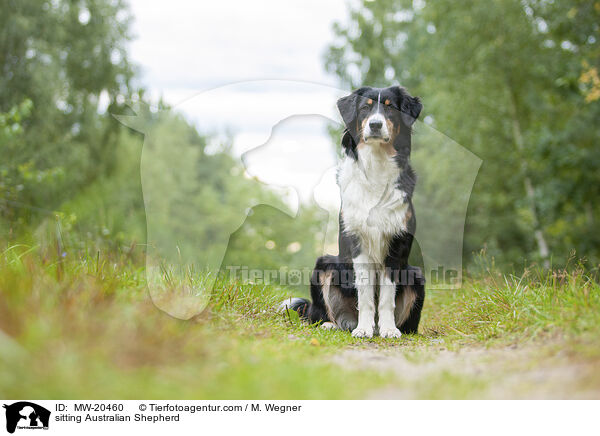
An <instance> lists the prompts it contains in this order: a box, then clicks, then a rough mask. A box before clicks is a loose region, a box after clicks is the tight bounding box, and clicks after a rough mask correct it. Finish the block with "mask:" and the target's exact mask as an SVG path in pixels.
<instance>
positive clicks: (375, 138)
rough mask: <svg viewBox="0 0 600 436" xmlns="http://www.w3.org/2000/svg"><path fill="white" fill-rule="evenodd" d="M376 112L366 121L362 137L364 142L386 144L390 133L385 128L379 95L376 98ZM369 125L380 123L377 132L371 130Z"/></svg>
mask: <svg viewBox="0 0 600 436" xmlns="http://www.w3.org/2000/svg"><path fill="white" fill-rule="evenodd" d="M376 109H377V110H376V111H375V113H374V114H371V115H370V116H369V117H368V118H367V121H366V123H365V124H366V125H365V130H364V134H363V137H364V139H365V142H367V143H369V142H378V143H379V142H382V141H383V142H387V141H389V139H390V132H389V130H388V127H387V123H386V119H385V116H384V115H383V114H382V113H381V111H380V109H381V93H379V95H378V96H377V108H376ZM371 123H373V124H377V123H381V128H380V129H379V130H374V129H372V128H371Z"/></svg>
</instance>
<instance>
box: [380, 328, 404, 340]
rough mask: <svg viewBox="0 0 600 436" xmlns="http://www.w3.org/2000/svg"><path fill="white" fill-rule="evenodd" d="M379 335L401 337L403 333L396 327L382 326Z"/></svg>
mask: <svg viewBox="0 0 600 436" xmlns="http://www.w3.org/2000/svg"><path fill="white" fill-rule="evenodd" d="M379 336H381V337H382V338H399V337H400V336H402V333H400V330H398V329H397V328H396V327H380V328H379Z"/></svg>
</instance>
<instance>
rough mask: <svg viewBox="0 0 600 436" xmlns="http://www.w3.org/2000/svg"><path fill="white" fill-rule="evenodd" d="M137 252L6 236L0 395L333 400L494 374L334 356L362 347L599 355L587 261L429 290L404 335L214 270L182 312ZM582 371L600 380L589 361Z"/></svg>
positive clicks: (592, 358) (473, 393)
mask: <svg viewBox="0 0 600 436" xmlns="http://www.w3.org/2000/svg"><path fill="white" fill-rule="evenodd" d="M139 263H140V262H139V259H137V260H136V259H135V256H132V255H131V254H121V255H112V256H106V255H98V256H90V257H86V258H83V259H70V260H69V259H62V260H60V261H58V260H57V259H56V258H55V257H54V256H52V255H51V254H49V253H47V252H45V251H44V250H42V249H40V248H37V247H27V246H12V247H9V248H7V249H6V250H5V251H4V252H3V253H2V254H1V255H0V396H1V397H5V398H57V399H58V398H124V399H127V398H157V399H158V398H197V399H201V398H211V399H225V398H235V399H238V398H240V399H246V398H280V399H284V398H294V399H333V398H362V397H365V396H368V395H370V393H372V392H377V391H380V390H383V389H388V388H390V387H391V388H393V389H400V390H401V391H406V392H407V393H408V394H407V396H409V397H418V398H471V397H477V395H478V393H480V392H482V389H485V388H486V386H489V383H490V382H491V379H492V378H493V377H488V376H486V375H478V376H476V377H468V376H465V375H464V374H463V375H461V374H460V373H457V372H456V371H454V367H453V366H450V367H449V368H446V367H445V368H440V370H439V371H436V372H434V373H433V374H427V377H424V376H423V377H420V376H417V377H413V378H412V379H406V378H402V374H400V375H398V374H396V373H394V368H393V367H391V368H383V369H382V368H378V367H370V366H366V367H362V366H360V365H359V366H356V367H353V366H352V365H344V366H343V367H340V366H338V365H337V364H336V363H335V362H334V361H333V356H336V355H339V353H343V352H344V351H346V350H349V349H359V350H360V349H363V348H365V349H370V350H373V349H376V350H385V351H389V350H392V351H395V352H399V353H401V354H402V355H403V356H404V357H405V358H406V361H407V362H409V363H410V364H412V365H414V366H415V367H417V368H418V367H419V365H426V364H427V362H431V361H434V360H435V359H436V356H437V355H438V353H439V352H440V350H455V351H456V350H467V349H471V348H481V347H484V348H489V349H490V350H494V349H503V348H506V347H512V346H518V347H535V350H536V353H534V354H533V355H528V357H527V359H526V360H524V361H519V362H511V361H510V359H507V361H506V362H505V363H503V364H502V365H501V367H499V366H498V364H497V362H496V363H494V362H492V361H490V362H489V365H492V366H493V365H494V364H495V366H494V368H495V371H501V372H504V373H505V374H509V373H510V372H511V371H525V370H530V369H531V368H532V367H535V366H536V365H537V364H538V363H539V362H542V361H544V359H546V358H547V357H549V356H550V357H551V356H554V355H555V354H556V353H557V352H558V351H560V352H561V353H562V354H561V355H562V356H563V361H565V362H568V363H569V364H573V363H574V362H575V363H577V364H582V365H584V366H585V367H586V368H587V367H588V366H590V365H596V364H597V363H600V339H599V338H600V288H599V286H598V284H597V283H596V282H594V281H593V280H591V279H590V278H588V277H586V276H585V275H584V274H583V272H582V271H581V270H580V269H574V270H573V271H560V272H555V273H552V274H546V275H541V276H539V275H536V274H534V273H532V272H529V273H526V274H525V275H524V276H522V277H519V278H517V277H503V276H501V275H498V274H495V273H489V274H487V275H486V277H485V278H481V279H478V280H470V281H468V282H467V283H466V284H465V287H464V289H462V290H460V291H430V292H429V293H428V296H427V300H426V305H425V309H424V312H423V317H422V324H421V329H420V332H421V334H420V335H411V336H404V337H403V338H402V339H401V340H400V341H395V340H385V339H381V338H374V339H372V340H360V339H355V338H352V337H351V336H350V335H349V334H348V333H345V332H336V331H325V330H322V329H318V328H315V327H312V326H306V325H304V324H302V323H301V322H299V320H298V319H297V318H296V317H293V316H287V315H286V314H281V313H277V312H276V311H275V310H273V308H274V306H276V305H277V303H279V302H280V301H281V300H282V298H284V297H287V296H289V295H290V291H289V290H286V289H285V288H279V287H274V286H265V285H251V284H240V283H236V282H231V281H219V282H218V284H217V286H216V287H215V289H214V291H213V292H212V294H211V295H210V300H209V304H208V306H207V308H206V310H204V311H203V312H202V313H201V314H200V315H198V316H196V317H195V318H193V319H191V320H188V321H182V320H178V319H174V318H171V317H169V316H168V315H166V314H165V313H163V312H161V311H160V310H158V309H157V308H156V307H155V306H154V305H153V304H152V302H151V300H150V298H149V296H148V293H147V289H146V282H145V280H146V279H145V272H144V270H143V268H141V267H139V266H138V265H139ZM484 357H485V356H484ZM565 359H566V360H565ZM484 360H485V359H484ZM488 360H490V359H488ZM491 360H494V359H491ZM561 362H562V361H561ZM455 366H456V365H455ZM490 367H491V366H490ZM495 375H497V374H494V376H495ZM350 380H351V382H349V381H350ZM580 381H581V383H584V384H585V386H586V388H590V387H592V388H594V389H598V388H599V387H600V378H599V377H595V376H594V375H593V374H591V373H590V374H588V373H587V372H585V377H584V378H582V380H580Z"/></svg>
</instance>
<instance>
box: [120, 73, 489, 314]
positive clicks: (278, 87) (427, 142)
mask: <svg viewBox="0 0 600 436" xmlns="http://www.w3.org/2000/svg"><path fill="white" fill-rule="evenodd" d="M363 91H364V90H363ZM363 91H360V92H358V91H357V92H354V93H351V94H350V96H348V92H347V91H345V90H340V89H335V88H330V87H327V86H322V85H316V84H311V83H305V82H291V81H278V80H265V81H251V82H240V83H235V84H231V85H226V86H222V87H219V88H215V89H212V90H207V91H204V92H201V93H199V94H197V95H196V96H194V97H193V98H190V99H187V100H185V101H183V102H181V103H180V104H178V105H177V107H176V111H170V110H168V109H167V108H150V107H147V106H145V105H143V104H132V106H131V109H132V110H131V112H129V115H117V114H114V115H113V116H114V117H115V118H116V119H117V120H119V121H120V122H121V123H123V124H124V125H126V126H128V127H130V128H132V129H134V130H136V131H138V132H141V133H143V134H144V144H143V148H142V152H141V161H140V175H141V185H142V191H143V196H144V207H145V211H146V224H147V229H146V230H147V247H146V278H147V283H148V290H149V294H150V297H151V298H152V301H153V303H154V304H155V305H156V307H158V308H159V309H161V310H163V311H165V312H167V313H168V314H169V315H171V316H173V317H175V318H179V319H189V318H191V317H193V316H196V315H198V314H199V313H201V312H202V311H203V310H204V309H205V307H206V306H207V304H208V301H209V299H210V295H211V293H212V290H213V287H214V286H215V284H216V283H217V275H218V274H217V273H218V272H219V271H220V270H224V269H226V268H227V266H229V265H226V264H224V262H225V260H226V253H227V250H228V246H229V242H230V237H231V235H232V234H234V232H236V231H238V230H239V229H243V228H244V227H243V226H244V225H245V223H246V219H247V218H248V216H249V215H250V214H251V213H252V210H253V208H254V207H256V206H259V205H266V206H271V207H273V208H276V209H279V210H280V211H281V213H282V219H283V218H286V217H285V216H284V215H287V218H289V219H294V218H295V217H296V215H297V211H298V209H299V205H298V203H299V199H300V185H302V186H304V187H306V186H309V187H312V188H313V192H312V199H308V200H306V201H307V202H311V201H312V202H314V203H313V204H316V205H317V206H319V208H320V209H321V210H322V211H325V212H327V215H328V216H329V219H327V220H325V221H326V222H322V223H321V224H322V229H319V230H320V231H318V232H316V233H317V234H319V235H321V236H319V240H320V242H319V243H320V244H322V245H323V247H322V249H321V250H317V251H318V252H320V253H323V254H325V253H327V254H336V253H335V251H332V250H337V242H335V239H336V238H337V235H338V233H339V232H338V214H339V201H340V200H339V198H340V195H339V187H338V186H337V185H336V183H335V180H336V177H335V174H336V170H335V166H336V162H335V159H334V157H335V154H334V151H333V147H332V144H331V141H328V140H326V141H325V143H323V144H322V146H321V147H320V148H319V147H315V146H313V144H320V143H319V142H318V141H319V139H318V138H319V137H320V136H315V135H312V136H310V135H307V134H306V132H320V131H322V130H325V125H326V124H327V125H329V126H330V127H333V128H334V129H337V130H339V131H340V132H341V131H342V130H343V127H344V126H345V127H346V128H348V125H350V126H356V124H357V123H356V122H355V117H354V113H357V114H359V115H360V116H358V118H357V119H359V120H360V121H359V123H358V126H357V128H356V132H358V131H361V132H362V133H363V134H364V135H362V136H361V137H360V138H359V137H358V136H357V135H355V136H356V137H355V138H351V135H350V134H345V135H343V139H342V146H343V147H342V148H344V149H345V150H346V151H347V148H348V145H349V143H350V142H352V143H354V142H355V143H356V146H357V147H358V146H359V145H361V141H362V142H367V143H369V144H370V145H371V146H375V145H376V144H387V143H388V142H389V143H390V144H391V145H393V146H394V149H393V150H392V149H390V153H392V152H398V151H401V152H403V153H400V154H401V155H403V156H408V153H410V156H411V157H410V161H411V165H412V167H413V168H414V169H415V170H416V173H417V175H418V177H419V182H418V183H417V184H416V187H415V192H414V197H413V204H414V206H415V210H416V214H417V215H418V221H419V224H418V226H417V229H416V233H415V235H414V237H415V240H416V243H417V244H416V245H418V249H416V250H415V249H414V246H413V251H414V252H415V255H416V257H419V256H420V258H421V259H422V263H423V265H424V268H423V270H424V273H425V275H426V277H427V278H428V286H429V287H430V288H432V287H434V286H435V287H438V288H439V289H456V288H458V287H460V281H461V271H462V254H463V232H464V227H465V218H466V213H467V205H468V202H469V198H470V194H471V189H472V187H473V184H474V183H475V177H476V176H477V173H478V171H479V167H480V165H481V159H479V158H478V157H477V156H475V155H474V154H473V153H471V152H470V151H468V150H467V149H466V148H464V147H462V146H461V145H460V144H458V143H456V142H455V141H453V140H452V139H451V138H449V137H447V136H445V135H444V134H442V133H441V132H438V131H436V130H435V129H434V128H433V127H431V126H430V125H429V124H428V118H429V117H427V116H424V117H422V118H423V120H422V122H416V118H417V116H420V111H421V103H420V101H419V100H418V99H416V98H414V97H411V96H410V95H408V94H407V93H406V92H405V91H403V89H402V88H400V87H391V88H389V89H386V90H384V91H381V92H379V91H378V92H377V93H369V92H366V91H365V92H366V93H365V95H362V94H363ZM358 94H361V95H358ZM338 100H339V101H340V102H345V101H348V102H350V103H352V104H348V105H343V104H342V107H341V108H340V109H341V114H338V105H336V102H338ZM345 109H350V111H346V110H345ZM361 111H362V112H361ZM179 113H187V114H196V115H195V117H194V118H193V120H194V123H195V124H197V125H198V127H199V128H200V129H201V130H206V131H211V130H213V131H214V130H215V129H217V130H218V129H219V128H222V129H226V127H227V126H238V128H239V129H240V131H239V132H238V138H243V140H239V141H237V145H236V150H235V153H233V154H232V156H231V157H232V158H233V159H234V160H235V161H236V165H235V168H233V169H234V170H236V172H235V175H234V174H233V173H231V174H230V176H231V177H232V178H233V177H240V176H241V177H243V178H244V179H245V180H244V181H243V183H250V181H251V180H252V181H253V180H258V181H261V182H263V183H264V184H265V188H267V190H268V191H270V192H278V193H282V194H283V193H289V194H288V195H287V198H288V199H290V201H288V202H287V203H286V204H287V205H288V206H289V208H287V209H286V210H284V209H281V202H272V197H273V196H261V195H259V194H260V193H258V192H255V190H254V189H255V188H253V187H251V186H250V185H248V186H246V188H243V189H242V188H240V192H243V193H244V194H243V195H241V194H240V195H239V196H237V197H236V200H235V201H234V202H231V204H229V203H228V204H224V200H223V198H220V197H219V196H218V195H216V194H215V195H213V194H212V193H210V192H206V190H205V189H204V185H203V184H204V183H206V182H207V181H208V182H210V180H211V179H209V178H208V177H204V176H202V174H204V173H203V171H205V172H206V173H207V174H208V173H209V172H210V171H209V170H204V169H203V168H204V167H202V165H207V166H208V165H209V163H208V162H209V161H208V158H207V156H208V155H209V154H210V148H209V147H207V148H205V149H204V151H202V147H199V146H198V144H197V142H198V141H197V140H196V139H193V138H194V135H191V134H190V131H189V127H188V125H187V124H185V123H184V122H183V121H182V120H181V115H178V114H179ZM339 115H342V116H341V118H340V116H339ZM353 121H354V122H353ZM319 123H320V124H319ZM300 133H302V134H300ZM346 133H348V131H346ZM363 136H365V137H363ZM186 138H187V139H186ZM189 138H192V139H189ZM297 138H304V139H303V141H304V142H301V141H299V140H298V139H297ZM350 139H353V141H349V140H350ZM386 140H387V141H386ZM195 141H196V142H195ZM225 142H226V141H225ZM367 145H368V144H367ZM328 156H333V158H332V160H329V159H328ZM300 182H302V183H300ZM219 183H220V182H219ZM236 183H238V182H236ZM241 185H242V182H239V186H241ZM236 186H238V185H236ZM219 189H221V188H219ZM224 189H225V188H223V190H224ZM218 192H220V191H218ZM332 193H333V196H332V195H331V194H332ZM217 194H218V193H217ZM325 194H327V195H325ZM332 197H335V198H336V199H335V200H333V201H332V200H331V198H332ZM382 204H384V203H382ZM324 215H325V214H324ZM246 230H247V231H248V232H252V231H255V229H253V228H247V229H246ZM322 235H325V236H324V237H322ZM205 241H208V242H207V243H204V242H205ZM324 241H325V242H324ZM266 242H267V241H265V243H266ZM417 261H418V260H417ZM414 264H417V263H416V262H415V263H414ZM309 266H310V267H312V265H307V267H309ZM198 271H201V272H202V271H204V272H206V273H203V274H198Z"/></svg>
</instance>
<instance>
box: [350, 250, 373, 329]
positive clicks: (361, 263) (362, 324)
mask: <svg viewBox="0 0 600 436" xmlns="http://www.w3.org/2000/svg"><path fill="white" fill-rule="evenodd" d="M352 263H353V266H354V273H355V275H356V281H355V285H356V290H357V291H358V325H357V326H356V328H355V329H354V330H353V331H352V336H354V337H355V338H371V337H373V329H374V328H375V271H374V270H373V269H372V268H371V265H370V264H369V259H368V257H367V256H366V255H364V254H360V255H359V256H358V257H356V258H355V259H353V260H352Z"/></svg>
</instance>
